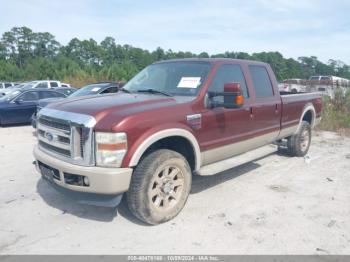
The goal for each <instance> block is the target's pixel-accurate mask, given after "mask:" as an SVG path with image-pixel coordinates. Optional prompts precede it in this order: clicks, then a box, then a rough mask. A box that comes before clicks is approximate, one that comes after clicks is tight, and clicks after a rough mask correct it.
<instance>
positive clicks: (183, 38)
mask: <svg viewBox="0 0 350 262" xmlns="http://www.w3.org/2000/svg"><path fill="white" fill-rule="evenodd" d="M0 7H1V9H0V10H1V12H0V33H1V34H2V33H3V32H5V31H9V30H10V29H11V28H12V27H14V26H27V27H30V28H31V29H33V30H34V31H36V32H37V31H40V32H42V31H47V32H50V33H52V34H53V35H55V36H56V39H57V40H58V41H59V42H60V43H62V44H66V43H67V42H68V41H69V40H70V39H72V38H73V37H78V38H79V39H88V38H93V39H95V40H96V41H101V40H103V38H104V37H106V36H112V37H114V38H115V39H116V41H117V42H118V43H120V44H130V45H133V46H136V47H141V48H146V49H149V50H154V49H155V48H156V47H158V46H160V47H162V48H164V49H172V50H174V51H180V50H181V51H192V52H196V53H199V52H202V51H206V52H208V53H209V54H215V53H221V52H225V51H244V52H248V53H253V52H261V51H279V52H281V53H282V54H283V55H284V56H285V57H293V58H298V57H299V56H311V55H314V56H317V57H318V58H319V59H320V60H321V61H323V62H327V61H328V59H330V58H332V59H339V60H342V61H344V62H346V63H347V64H350V1H349V0H332V1H321V0H303V1H299V0H248V1H244V0H241V1H235V0H221V1H220V0H216V1H214V0H212V1H210V0H173V1H167V0H163V1H161V0H155V1H152V0H140V1H136V0H134V1H132V0H114V1H113V0H100V1H99V0H69V1H67V0H58V1H48V0H11V1H9V0H5V1H4V0H0Z"/></svg>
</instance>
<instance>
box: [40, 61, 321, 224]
mask: <svg viewBox="0 0 350 262" xmlns="http://www.w3.org/2000/svg"><path fill="white" fill-rule="evenodd" d="M321 108H322V104H321V97H320V95H319V94H316V93H309V94H307V93H301V94H289V93H283V94H280V93H279V91H278V87H277V82H276V79H275V75H274V73H273V71H272V70H271V68H270V66H269V65H268V64H265V63H261V62H255V61H246V60H232V59H181V60H169V61H162V62H157V63H154V64H152V65H150V66H148V67H146V68H145V69H144V70H142V71H141V72H140V73H139V74H137V75H136V76H135V77H134V78H133V79H132V80H130V81H129V82H128V83H127V84H126V85H125V86H124V88H123V89H122V90H121V91H120V92H119V93H118V94H111V95H102V96H98V97H97V96H96V97H84V98H79V99H74V100H63V101H62V102H59V103H55V104H51V105H49V106H48V107H45V108H44V109H42V110H41V111H40V113H39V114H38V128H37V132H38V145H37V146H36V147H35V149H34V156H35V159H36V161H35V163H36V167H37V170H38V171H39V172H40V173H41V175H42V177H43V178H45V180H47V181H49V182H50V183H49V184H50V185H52V186H53V187H54V188H56V189H58V190H60V191H61V192H63V193H64V194H66V195H70V196H72V197H74V198H75V199H76V200H77V201H78V202H80V203H87V204H94V205H104V206H117V205H118V204H119V202H120V201H121V198H122V195H123V194H124V193H126V194H125V196H126V198H127V203H128V206H129V209H130V210H131V212H132V213H133V214H134V215H135V216H136V217H138V218H139V219H140V220H142V221H144V222H146V223H149V224H159V223H161V222H165V221H168V220H170V219H172V218H173V217H175V216H176V215H177V214H178V213H179V212H180V210H181V209H182V208H183V206H184V205H185V202H186V200H187V197H188V195H189V193H190V190H191V181H192V175H202V176H207V175H214V174H217V173H219V172H221V171H224V170H227V169H230V168H232V167H234V166H236V165H239V164H242V163H244V162H247V161H251V160H252V159H254V157H257V156H259V152H260V151H259V150H262V148H266V146H265V145H268V146H267V147H269V148H272V147H275V148H276V146H271V145H269V144H272V143H279V144H283V145H285V146H286V147H287V149H288V151H289V154H290V155H292V156H304V155H305V154H306V153H307V152H308V149H309V146H310V142H311V129H312V127H314V126H315V124H316V123H317V122H318V121H319V120H320V116H321ZM264 146H265V147H264ZM260 153H261V152H260Z"/></svg>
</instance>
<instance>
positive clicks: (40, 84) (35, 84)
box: [24, 80, 70, 88]
mask: <svg viewBox="0 0 350 262" xmlns="http://www.w3.org/2000/svg"><path fill="white" fill-rule="evenodd" d="M57 87H70V85H69V84H66V83H61V82H60V81H56V80H36V81H32V82H28V83H27V84H26V85H25V86H24V88H57Z"/></svg>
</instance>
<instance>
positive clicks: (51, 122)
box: [39, 117, 70, 132]
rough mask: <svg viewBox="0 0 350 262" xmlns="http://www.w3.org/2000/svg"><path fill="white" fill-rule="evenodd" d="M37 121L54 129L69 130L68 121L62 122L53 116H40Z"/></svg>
mask: <svg viewBox="0 0 350 262" xmlns="http://www.w3.org/2000/svg"><path fill="white" fill-rule="evenodd" d="M39 123H40V124H43V125H45V126H49V127H52V128H55V129H60V130H65V131H69V132H70V125H69V123H63V122H61V121H59V120H57V119H54V118H48V117H40V118H39Z"/></svg>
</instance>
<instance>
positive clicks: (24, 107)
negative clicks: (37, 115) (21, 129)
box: [7, 91, 39, 124]
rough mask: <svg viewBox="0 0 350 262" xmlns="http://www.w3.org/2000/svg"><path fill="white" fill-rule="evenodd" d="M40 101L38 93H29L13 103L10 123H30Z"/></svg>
mask: <svg viewBox="0 0 350 262" xmlns="http://www.w3.org/2000/svg"><path fill="white" fill-rule="evenodd" d="M38 100H39V92H38V91H27V92H24V93H23V94H21V95H20V96H18V97H17V98H15V99H14V100H12V101H11V103H10V106H9V109H8V112H7V113H8V123H9V124H14V123H29V122H30V118H31V116H32V115H33V113H34V112H35V110H36V102H37V101H38Z"/></svg>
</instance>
